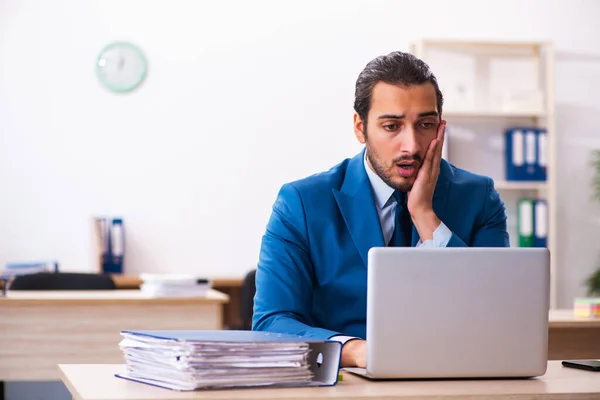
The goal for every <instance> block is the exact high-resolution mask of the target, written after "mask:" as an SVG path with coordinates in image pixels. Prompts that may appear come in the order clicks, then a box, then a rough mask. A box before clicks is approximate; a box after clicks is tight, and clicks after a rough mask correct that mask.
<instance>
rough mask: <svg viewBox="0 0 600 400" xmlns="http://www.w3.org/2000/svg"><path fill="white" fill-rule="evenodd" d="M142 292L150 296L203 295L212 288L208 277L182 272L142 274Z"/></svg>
mask: <svg viewBox="0 0 600 400" xmlns="http://www.w3.org/2000/svg"><path fill="white" fill-rule="evenodd" d="M140 279H141V280H142V281H143V283H142V284H141V285H140V290H141V291H142V293H145V294H147V295H148V296H150V297H203V296H205V295H206V292H207V291H208V290H209V289H210V287H211V284H210V281H209V280H208V279H204V278H199V277H197V276H193V275H182V274H141V275H140Z"/></svg>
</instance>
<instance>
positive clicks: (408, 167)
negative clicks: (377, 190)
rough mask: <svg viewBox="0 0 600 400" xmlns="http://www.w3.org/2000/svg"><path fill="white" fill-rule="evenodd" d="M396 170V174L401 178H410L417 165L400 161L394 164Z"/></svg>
mask: <svg viewBox="0 0 600 400" xmlns="http://www.w3.org/2000/svg"><path fill="white" fill-rule="evenodd" d="M396 168H397V169H398V173H399V174H400V176H401V177H403V178H410V177H411V176H413V175H414V174H416V172H417V169H418V164H417V163H416V162H414V161H402V162H399V163H398V164H396Z"/></svg>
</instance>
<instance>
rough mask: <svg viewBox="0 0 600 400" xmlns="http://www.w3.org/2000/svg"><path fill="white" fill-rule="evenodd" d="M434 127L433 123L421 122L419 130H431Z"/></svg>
mask: <svg viewBox="0 0 600 400" xmlns="http://www.w3.org/2000/svg"><path fill="white" fill-rule="evenodd" d="M434 126H435V124H434V123H433V122H423V123H422V124H421V128H423V129H431V128H433V127H434Z"/></svg>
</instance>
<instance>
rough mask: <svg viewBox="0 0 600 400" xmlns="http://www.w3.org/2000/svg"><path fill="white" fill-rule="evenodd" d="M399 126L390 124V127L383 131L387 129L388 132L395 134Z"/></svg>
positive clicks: (386, 126)
mask: <svg viewBox="0 0 600 400" xmlns="http://www.w3.org/2000/svg"><path fill="white" fill-rule="evenodd" d="M398 126H399V125H398V124H388V125H384V126H383V129H385V130H386V131H389V132H393V131H395V130H396V129H398Z"/></svg>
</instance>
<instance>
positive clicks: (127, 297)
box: [0, 290, 228, 381]
mask: <svg viewBox="0 0 600 400" xmlns="http://www.w3.org/2000/svg"><path fill="white" fill-rule="evenodd" d="M227 301H228V297H227V296H226V295H224V294H222V293H219V292H217V291H214V290H211V291H210V292H209V293H208V294H207V296H206V297H196V298H193V297H192V298H150V297H148V296H146V295H143V294H142V293H141V292H140V291H139V290H107V291H14V292H11V291H9V292H8V294H7V297H6V298H0V380H2V381H16V380H27V381H36V380H57V379H58V369H57V367H56V365H57V364H60V363H113V364H114V363H121V362H123V355H122V354H121V352H120V350H119V346H118V344H119V341H120V339H121V336H120V331H121V330H124V329H221V328H222V324H223V321H222V307H223V304H224V303H226V302H227Z"/></svg>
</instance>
